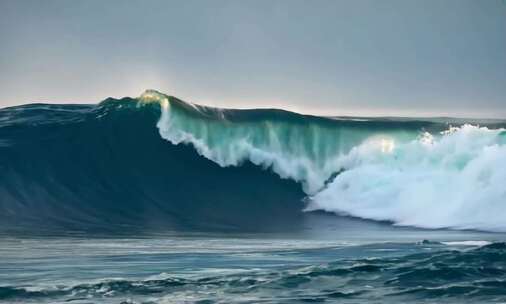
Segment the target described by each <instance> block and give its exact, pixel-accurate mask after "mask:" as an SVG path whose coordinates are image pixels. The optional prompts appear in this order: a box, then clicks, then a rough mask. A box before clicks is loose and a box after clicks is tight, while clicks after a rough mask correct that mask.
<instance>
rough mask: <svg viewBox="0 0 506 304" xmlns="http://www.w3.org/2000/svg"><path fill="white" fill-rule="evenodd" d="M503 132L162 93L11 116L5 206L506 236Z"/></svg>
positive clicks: (85, 217) (194, 222)
mask: <svg viewBox="0 0 506 304" xmlns="http://www.w3.org/2000/svg"><path fill="white" fill-rule="evenodd" d="M478 124H479V125H480V126H478ZM505 126H506V123H505V122H503V121H481V122H478V121H466V120H454V119H453V120H452V119H432V120H417V119H395V118H381V119H380V118H378V119H350V118H324V117H316V116H308V115H300V114H296V113H292V112H287V111H282V110H273V109H254V110H232V109H230V110H226V109H216V108H210V107H203V106H198V105H193V104H189V103H185V102H183V101H181V100H178V99H177V98H174V97H171V96H167V95H164V94H161V93H158V92H156V91H146V92H145V93H144V94H143V95H142V96H141V97H139V98H137V99H132V98H124V99H121V100H115V99H107V100H105V101H103V102H102V103H100V104H98V105H77V106H76V105H40V104H35V105H27V106H20V107H15V108H7V109H3V110H0V168H1V169H2V172H3V173H2V175H1V177H0V199H1V201H0V211H1V214H2V215H3V217H4V218H5V221H3V223H7V224H5V225H7V226H8V225H9V223H10V224H11V225H12V224H13V223H24V222H26V223H30V225H33V222H34V221H35V222H39V223H40V224H41V225H42V226H44V225H48V223H58V225H66V226H71V227H77V228H82V227H95V226H97V227H102V226H108V225H111V224H117V223H121V225H124V226H125V227H129V226H130V225H131V226H136V225H139V223H141V226H146V225H149V226H160V225H161V226H163V227H168V228H172V229H183V228H188V227H192V228H195V229H207V228H209V227H214V228H223V229H228V228H237V227H249V228H252V227H259V226H264V225H263V224H262V220H264V221H265V223H277V224H279V222H283V221H285V222H287V223H288V225H294V223H296V222H297V221H298V220H300V217H301V216H302V215H301V212H300V211H301V210H303V209H305V210H306V211H312V210H324V211H330V212H334V213H337V214H342V215H350V216H354V217H361V218H366V219H373V220H382V221H383V220H386V221H392V222H394V223H396V224H398V225H413V226H419V227H425V228H442V227H451V228H464V229H483V230H494V231H506V223H505V222H504V221H501V218H503V217H504V215H505V214H506V205H505V204H506V187H504V185H502V184H503V181H504V180H506V145H505V144H506V132H505V130H504V129H503V128H504V127H505ZM195 152H197V153H195ZM201 156H203V157H201ZM279 177H281V179H280V178H279ZM304 198H306V200H304V201H303V199H304ZM16 225H17V226H19V225H20V224H16Z"/></svg>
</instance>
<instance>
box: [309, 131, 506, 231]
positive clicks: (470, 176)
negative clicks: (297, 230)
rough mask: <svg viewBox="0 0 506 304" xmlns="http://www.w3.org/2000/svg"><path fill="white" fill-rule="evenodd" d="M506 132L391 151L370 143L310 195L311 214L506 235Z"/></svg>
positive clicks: (455, 136) (423, 141)
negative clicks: (497, 232)
mask: <svg viewBox="0 0 506 304" xmlns="http://www.w3.org/2000/svg"><path fill="white" fill-rule="evenodd" d="M503 132H504V130H489V129H487V128H479V127H476V126H471V125H465V126H463V127H462V128H452V129H450V130H449V131H448V132H444V133H443V134H442V136H441V137H439V138H432V137H431V136H429V135H427V134H425V136H424V137H422V138H420V139H418V140H414V141H412V142H410V143H406V144H400V145H397V146H396V147H395V148H394V149H393V151H392V152H391V153H383V152H382V151H381V149H379V148H378V147H377V146H374V145H370V144H369V143H367V142H366V143H364V144H362V145H360V146H358V147H357V148H355V149H353V150H352V151H351V152H350V153H349V154H348V155H347V156H345V157H343V158H342V161H343V165H344V167H345V169H346V171H345V172H343V173H342V174H340V175H339V176H338V177H337V178H336V179H335V180H334V181H333V182H332V183H331V184H330V185H328V187H327V188H326V189H324V190H323V191H321V192H319V193H317V194H316V195H314V196H312V198H311V204H310V206H309V208H308V209H309V210H314V209H322V210H326V211H331V212H336V213H340V214H348V215H353V216H357V217H361V218H367V219H374V220H389V221H393V222H394V223H396V224H397V225H411V226H418V227H425V228H445V227H452V228H460V229H483V230H493V231H506V221H505V220H504V219H505V216H506V186H505V185H506V183H505V182H506V145H504V143H503V140H504V139H503V137H504V135H501V133H503Z"/></svg>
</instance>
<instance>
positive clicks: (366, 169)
mask: <svg viewBox="0 0 506 304" xmlns="http://www.w3.org/2000/svg"><path fill="white" fill-rule="evenodd" d="M139 100H140V103H141V104H142V103H149V102H157V103H159V104H160V107H161V115H160V118H159V120H158V123H157V127H158V129H159V133H160V135H161V137H163V138H164V139H166V140H168V141H169V142H171V143H172V144H175V145H178V144H187V145H191V146H193V147H194V148H195V150H196V151H197V152H198V153H199V154H200V155H201V156H203V157H205V158H207V159H209V160H211V161H213V162H215V163H217V164H219V165H220V166H222V167H229V166H240V165H242V164H243V163H245V162H247V161H249V162H251V163H253V164H255V165H258V166H261V167H263V168H265V169H269V170H272V171H273V172H275V173H276V174H277V175H279V176H280V177H281V178H284V179H292V180H295V181H297V182H299V183H300V184H301V185H302V188H303V190H304V192H305V193H306V195H307V197H306V201H307V206H306V208H305V211H314V210H324V211H328V212H333V213H336V214H340V215H346V216H352V217H359V218H364V219H371V220H378V221H390V222H392V223H394V224H395V225H403V226H416V227H422V228H455V229H476V230H487V231H506V222H505V221H504V217H505V215H506V187H505V186H504V183H505V181H506V130H505V129H504V128H503V127H495V128H494V127H484V126H480V125H478V124H476V123H475V124H472V123H466V122H464V123H462V122H460V123H455V125H457V126H452V124H451V123H442V122H440V121H437V122H435V121H430V122H425V123H419V121H417V120H404V121H402V120H401V121H394V122H392V121H390V122H389V123H386V124H385V121H380V122H379V121H377V120H374V119H371V120H370V121H368V120H364V121H362V122H361V123H359V122H355V123H352V122H350V121H345V122H342V121H338V120H336V119H333V118H324V117H314V116H307V115H306V116H305V115H299V114H295V113H291V112H286V111H281V110H267V111H263V112H262V111H260V112H258V111H259V110H226V109H218V108H210V107H203V106H199V105H193V104H190V103H183V102H181V101H179V100H177V99H175V98H173V97H170V96H167V95H164V94H161V93H159V92H157V91H153V90H148V91H146V92H145V93H144V94H143V95H142V96H141V97H140V98H139ZM255 111H256V112H255Z"/></svg>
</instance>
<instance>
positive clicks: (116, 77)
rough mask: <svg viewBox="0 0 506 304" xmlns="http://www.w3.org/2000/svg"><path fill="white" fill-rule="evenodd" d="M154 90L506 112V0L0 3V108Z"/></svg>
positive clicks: (319, 110)
mask: <svg viewBox="0 0 506 304" xmlns="http://www.w3.org/2000/svg"><path fill="white" fill-rule="evenodd" d="M148 88H152V89H157V90H159V91H162V92H165V93H168V94H170V95H175V96H177V97H180V98H182V99H184V100H187V101H191V102H195V103H201V104H208V105H214V106H222V107H240V108H245V107H246V108H252V107H281V108H288V109H291V110H296V111H300V112H306V113H315V114H325V115H410V116H427V115H450V116H471V117H503V118H506V0H475V1H467V0H437V1H430V0H423V1H422V0H419V1H409V0H398V1H380V0H376V1H351V0H350V1H338V0H333V1H323V0H321V1H317V0H315V1H309V0H308V1H296V0H287V1H273V0H268V1H261V0H255V1H241V0H233V1H219V0H216V1H211V0H209V1H204V0H200V1H183V0H181V1H149V0H143V1H133V0H124V1H123V0H118V1H112V0H109V1H104V0H100V1H93V0H86V1H77V0H73V1H71V0H68V1H67V0H61V1H52V0H45V1H39V0H35V1H24V0H0V107H3V106H9V105H15V104H22V103H28V102H35V101H42V102H51V103H64V102H65V103H68V102H79V103H83V102H85V103H96V102H98V101H100V100H103V99H105V98H106V97H108V96H114V97H122V96H139V95H140V94H141V93H142V92H143V91H144V90H145V89H148Z"/></svg>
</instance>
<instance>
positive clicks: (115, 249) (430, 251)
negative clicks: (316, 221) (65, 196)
mask: <svg viewBox="0 0 506 304" xmlns="http://www.w3.org/2000/svg"><path fill="white" fill-rule="evenodd" d="M399 232H400V234H401V237H399V236H398V237H396V238H394V240H395V241H394V242H385V241H381V242H376V241H375V242H371V240H369V241H367V240H366V235H367V233H365V234H363V235H362V238H350V240H349V241H341V240H335V239H321V240H310V239H307V238H299V239H297V238H285V237H281V236H271V237H268V236H266V235H263V236H259V235H256V236H238V237H223V236H221V237H220V236H187V237H174V236H163V237H161V236H158V237H147V238H91V239H90V238H82V237H77V238H76V237H41V238H12V237H3V238H2V239H1V240H0V257H1V259H0V286H1V287H0V302H2V303H13V302H19V303H306V302H325V303H366V302H367V303H406V302H410V303H442V302H444V303H500V302H504V301H506V281H505V280H506V245H505V244H504V243H502V242H500V241H501V239H503V238H505V237H504V236H503V235H497V234H480V233H470V232H459V233H456V232H444V231H435V232H431V233H429V232H423V231H414V232H410V233H409V235H406V233H405V232H402V231H399ZM424 233H426V234H427V235H430V236H431V237H432V238H433V239H434V241H421V242H416V241H414V240H412V238H416V237H419V236H420V235H423V234H424ZM403 234H404V237H402V235H403ZM392 235H393V234H392ZM466 238H467V241H465V240H466ZM486 239H488V240H490V241H486Z"/></svg>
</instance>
